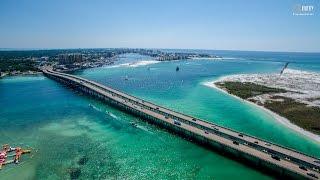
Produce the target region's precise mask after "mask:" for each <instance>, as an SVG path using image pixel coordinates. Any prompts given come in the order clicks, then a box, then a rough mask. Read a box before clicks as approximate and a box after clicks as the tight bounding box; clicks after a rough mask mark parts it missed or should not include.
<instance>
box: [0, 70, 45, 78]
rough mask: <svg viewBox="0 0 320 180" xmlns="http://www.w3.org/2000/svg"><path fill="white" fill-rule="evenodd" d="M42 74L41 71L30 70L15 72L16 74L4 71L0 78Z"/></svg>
mask: <svg viewBox="0 0 320 180" xmlns="http://www.w3.org/2000/svg"><path fill="white" fill-rule="evenodd" d="M40 74H42V72H41V71H32V72H21V73H16V74H10V73H6V74H3V75H1V76H0V79H1V78H6V77H15V76H37V75H40Z"/></svg>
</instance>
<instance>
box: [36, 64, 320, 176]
mask: <svg viewBox="0 0 320 180" xmlns="http://www.w3.org/2000/svg"><path fill="white" fill-rule="evenodd" d="M42 71H43V73H44V75H45V76H47V77H48V78H51V79H53V80H56V81H58V82H61V83H63V84H65V85H67V86H69V87H71V88H73V89H75V90H77V91H81V92H83V93H85V94H88V95H90V96H93V97H95V98H97V99H100V100H101V101H103V102H106V103H108V104H110V105H112V106H114V107H116V108H119V109H121V110H123V111H126V112H128V113H131V114H133V115H136V116H139V117H141V119H143V120H145V121H147V122H150V123H152V124H156V125H158V126H160V127H162V128H165V129H167V130H169V131H170V132H174V133H175V134H178V135H180V136H183V137H185V138H187V139H189V140H192V141H193V142H196V143H198V144H201V145H204V146H206V147H208V148H210V149H212V150H215V151H217V152H219V153H221V154H223V155H226V156H228V157H231V158H232V159H236V160H238V161H239V162H243V163H245V164H248V165H250V166H251V167H255V168H257V169H259V170H261V171H263V172H270V174H272V175H276V176H278V177H281V178H293V179H319V178H320V159H318V158H316V157H312V156H310V155H307V154H304V153H302V152H298V151H296V150H294V149H290V148H287V147H284V146H281V145H277V144H274V143H271V142H268V141H265V140H262V139H259V138H257V137H253V136H250V135H246V134H244V133H241V132H237V131H234V130H232V129H229V128H225V127H222V126H219V125H217V124H215V123H212V122H209V121H206V120H202V119H199V118H196V117H192V116H189V115H186V114H183V113H179V112H176V111H173V110H170V109H168V108H165V107H162V106H159V105H156V104H154V103H151V102H148V101H145V100H143V99H140V98H138V97H135V96H132V95H129V94H127V93H124V92H121V91H119V90H116V89H114V88H111V87H108V86H105V85H102V84H99V83H97V82H94V81H91V80H88V79H85V78H81V77H78V76H75V75H70V74H65V73H61V72H56V71H53V70H51V69H49V68H45V69H43V70H42ZM230 173H236V172H230Z"/></svg>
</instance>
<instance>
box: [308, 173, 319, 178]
mask: <svg viewBox="0 0 320 180" xmlns="http://www.w3.org/2000/svg"><path fill="white" fill-rule="evenodd" d="M307 175H308V176H311V177H314V178H316V179H318V176H316V175H315V174H313V173H307Z"/></svg>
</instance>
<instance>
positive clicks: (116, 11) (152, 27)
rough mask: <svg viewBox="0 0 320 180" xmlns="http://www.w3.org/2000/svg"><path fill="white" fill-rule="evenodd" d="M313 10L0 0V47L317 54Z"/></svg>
mask: <svg viewBox="0 0 320 180" xmlns="http://www.w3.org/2000/svg"><path fill="white" fill-rule="evenodd" d="M297 4H306V5H312V6H314V11H313V13H314V15H312V16H294V15H293V9H294V8H293V7H295V5H297ZM319 14H320V0H264V1H262V0H255V1H254V0H243V1H240V0H223V1H215V0H1V1H0V48H104V47H140V48H188V49H218V50H263V51H305V52H320V15H319Z"/></svg>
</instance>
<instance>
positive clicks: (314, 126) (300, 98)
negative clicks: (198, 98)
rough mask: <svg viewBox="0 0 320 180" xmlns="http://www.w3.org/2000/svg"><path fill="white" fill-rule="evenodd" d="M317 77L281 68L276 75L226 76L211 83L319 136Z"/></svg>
mask: <svg viewBox="0 0 320 180" xmlns="http://www.w3.org/2000/svg"><path fill="white" fill-rule="evenodd" d="M319 80H320V74H319V73H313V72H306V71H299V70H293V69H285V70H284V71H283V72H281V73H280V74H277V73H273V74H241V75H230V76H226V77H223V78H220V79H219V80H217V81H215V82H214V85H215V86H216V87H217V88H220V89H222V90H223V91H225V92H227V93H229V94H232V95H235V96H237V97H240V98H242V99H244V100H247V101H250V102H253V103H255V104H257V105H259V106H262V107H264V108H266V109H268V110H271V111H272V112H274V113H276V114H278V115H280V116H282V117H284V118H286V119H288V120H289V121H290V122H292V123H293V124H295V125H297V126H299V127H301V128H303V129H305V130H307V131H309V132H311V133H314V134H317V135H320V84H319V83H320V81H319Z"/></svg>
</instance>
